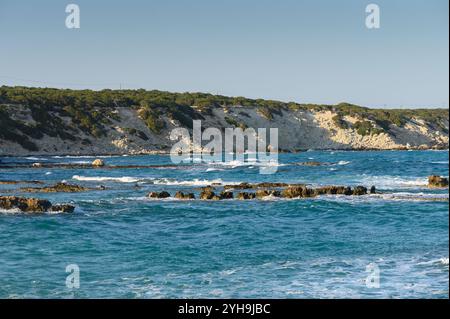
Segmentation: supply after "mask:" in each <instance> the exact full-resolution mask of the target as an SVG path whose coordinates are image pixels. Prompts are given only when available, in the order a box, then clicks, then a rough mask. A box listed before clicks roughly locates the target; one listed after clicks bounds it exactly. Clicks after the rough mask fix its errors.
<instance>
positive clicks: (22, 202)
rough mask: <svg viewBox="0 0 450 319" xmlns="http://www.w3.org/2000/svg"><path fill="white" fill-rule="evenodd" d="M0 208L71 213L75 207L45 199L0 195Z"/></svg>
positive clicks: (29, 211) (28, 211)
mask: <svg viewBox="0 0 450 319" xmlns="http://www.w3.org/2000/svg"><path fill="white" fill-rule="evenodd" d="M0 208H1V209H7V210H9V209H19V210H20V211H22V212H27V213H44V212H48V211H58V212H64V213H72V212H73V211H74V209H75V207H74V206H72V205H66V204H62V205H52V203H51V202H50V201H48V200H46V199H38V198H25V197H17V196H0Z"/></svg>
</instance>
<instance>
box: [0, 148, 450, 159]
mask: <svg viewBox="0 0 450 319" xmlns="http://www.w3.org/2000/svg"><path fill="white" fill-rule="evenodd" d="M449 150H450V149H449V148H445V149H442V148H433V147H430V148H426V149H424V148H404V149H403V148H402V149H400V148H391V149H378V148H375V149H333V148H330V149H305V150H298V151H282V152H278V154H298V153H307V152H383V151H390V152H410V151H422V152H427V151H435V152H449ZM170 154H171V152H170V151H149V152H140V153H83V154H80V153H70V152H69V153H63V154H61V153H45V154H44V153H38V154H36V153H30V154H15V155H12V154H0V158H10V157H33V156H36V157H47V156H50V157H55V156H60V157H96V156H97V157H101V156H107V157H113V156H114V157H116V156H117V157H119V156H123V157H126V156H146V155H162V156H168V155H170ZM191 154H193V153H192V152H191ZM195 154H198V153H195Z"/></svg>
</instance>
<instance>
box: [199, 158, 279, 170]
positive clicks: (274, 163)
mask: <svg viewBox="0 0 450 319" xmlns="http://www.w3.org/2000/svg"><path fill="white" fill-rule="evenodd" d="M207 164H208V165H217V166H226V167H231V168H236V167H242V166H263V167H281V166H286V165H287V164H281V163H280V162H278V161H273V160H269V161H257V160H256V161H255V160H250V159H249V160H246V161H239V160H232V161H228V162H209V163H207Z"/></svg>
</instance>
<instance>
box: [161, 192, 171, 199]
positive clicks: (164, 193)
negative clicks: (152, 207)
mask: <svg viewBox="0 0 450 319" xmlns="http://www.w3.org/2000/svg"><path fill="white" fill-rule="evenodd" d="M169 197H170V194H169V193H168V192H166V191H162V192H161V193H159V195H158V198H169Z"/></svg>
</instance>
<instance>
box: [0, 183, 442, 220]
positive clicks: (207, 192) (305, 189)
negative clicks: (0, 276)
mask: <svg viewBox="0 0 450 319" xmlns="http://www.w3.org/2000/svg"><path fill="white" fill-rule="evenodd" d="M28 182H31V183H35V184H41V183H42V184H43V182H40V181H11V180H7V181H2V180H0V184H21V183H28ZM448 186H449V181H448V179H447V178H445V177H441V176H436V175H432V176H429V177H428V187H429V188H448ZM104 189H106V188H105V187H104V186H102V185H100V186H99V187H97V188H87V187H83V186H80V185H71V184H67V183H63V182H60V183H57V184H55V185H52V186H44V187H25V188H19V191H20V192H30V193H38V192H42V193H56V192H70V193H71V192H85V191H92V190H104ZM198 191H199V195H198V198H197V197H196V195H195V194H194V193H191V192H189V193H186V192H182V191H180V190H178V191H176V192H175V193H174V194H173V196H172V195H171V194H170V193H169V192H168V191H165V190H164V191H160V192H155V191H153V192H150V193H148V194H147V197H148V198H150V199H154V200H160V199H170V198H174V199H181V200H195V199H199V200H204V201H220V200H230V199H237V200H254V199H256V200H258V199H259V200H261V199H264V198H285V199H304V198H315V197H318V196H327V195H342V196H364V195H376V194H383V193H380V192H378V191H377V189H376V187H375V186H371V187H370V188H367V187H365V186H362V185H358V186H353V187H352V186H342V185H330V186H320V187H310V186H307V185H306V184H288V183H278V182H276V183H272V182H265V183H240V184H237V185H226V184H225V185H223V184H220V183H216V184H211V185H209V186H206V187H202V188H200V189H198ZM422 200H425V199H422ZM428 200H436V199H433V198H431V199H428ZM447 200H448V199H447ZM0 209H3V210H14V209H18V210H19V211H21V212H24V213H44V212H63V213H72V212H74V210H75V207H74V206H72V205H69V204H55V205H53V204H52V203H51V202H50V201H48V200H45V199H37V198H27V197H18V196H0Z"/></svg>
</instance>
